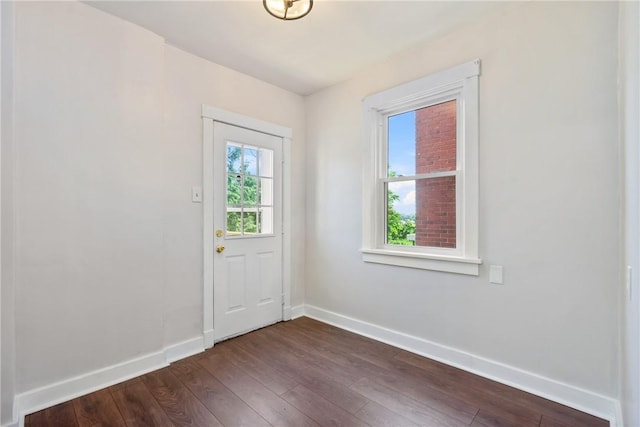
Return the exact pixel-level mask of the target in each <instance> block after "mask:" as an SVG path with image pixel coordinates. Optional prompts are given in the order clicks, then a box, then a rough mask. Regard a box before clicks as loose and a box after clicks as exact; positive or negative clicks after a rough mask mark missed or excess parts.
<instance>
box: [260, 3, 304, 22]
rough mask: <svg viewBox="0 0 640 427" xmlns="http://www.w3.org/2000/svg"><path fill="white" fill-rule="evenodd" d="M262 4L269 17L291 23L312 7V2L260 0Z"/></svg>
mask: <svg viewBox="0 0 640 427" xmlns="http://www.w3.org/2000/svg"><path fill="white" fill-rule="evenodd" d="M262 4H263V5H264V8H265V9H266V10H267V12H269V14H270V15H271V16H275V17H276V18H278V19H282V20H285V21H292V20H294V19H300V18H302V17H303V16H306V15H307V14H308V13H309V12H310V11H311V8H312V7H313V0H262Z"/></svg>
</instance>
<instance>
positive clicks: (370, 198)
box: [361, 59, 482, 276]
mask: <svg viewBox="0 0 640 427" xmlns="http://www.w3.org/2000/svg"><path fill="white" fill-rule="evenodd" d="M479 75H480V60H479V59H476V60H474V61H470V62H467V63H465V64H461V65H458V66H456V67H453V68H450V69H448V70H444V71H441V72H439V73H435V74H431V75H429V76H426V77H423V78H421V79H418V80H414V81H412V82H409V83H405V84H402V85H400V86H397V87H394V88H392V89H389V90H385V91H382V92H378V93H376V94H373V95H370V96H368V97H367V98H365V99H364V101H363V105H364V125H365V136H366V137H365V150H364V151H365V152H364V158H365V162H364V179H363V197H364V199H363V216H362V222H363V233H362V236H363V238H362V249H361V251H362V259H363V261H365V262H372V263H379V264H389V265H396V266H401V267H411V268H420V269H426V270H436V271H445V272H451V273H460V274H469V275H475V276H477V275H478V269H479V264H481V263H482V261H481V260H480V258H479V256H478V187H479V185H478V76H479ZM453 99H455V100H456V101H457V106H458V117H462V120H458V133H457V135H458V138H457V150H456V151H457V163H458V165H457V166H458V167H457V168H456V169H457V171H456V172H455V173H454V174H455V175H456V176H457V177H458V179H457V180H456V207H457V215H456V220H457V224H456V227H457V228H456V229H457V230H458V238H457V241H458V243H457V245H456V248H455V249H447V248H431V247H402V246H396V245H386V244H385V234H386V233H385V224H384V222H385V209H386V197H384V188H383V186H384V181H394V180H396V179H395V178H387V167H388V166H387V151H386V135H385V132H386V118H387V117H388V116H389V115H392V114H399V113H402V112H405V111H410V110H415V109H418V108H422V107H425V106H428V105H434V104H438V103H441V102H444V101H449V100H453ZM429 175H431V174H429ZM399 179H402V178H399Z"/></svg>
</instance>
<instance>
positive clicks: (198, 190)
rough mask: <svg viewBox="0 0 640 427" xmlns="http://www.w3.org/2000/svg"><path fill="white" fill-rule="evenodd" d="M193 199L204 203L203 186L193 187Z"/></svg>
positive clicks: (195, 201) (194, 201)
mask: <svg viewBox="0 0 640 427" xmlns="http://www.w3.org/2000/svg"><path fill="white" fill-rule="evenodd" d="M191 201H192V202H193V203H202V187H191Z"/></svg>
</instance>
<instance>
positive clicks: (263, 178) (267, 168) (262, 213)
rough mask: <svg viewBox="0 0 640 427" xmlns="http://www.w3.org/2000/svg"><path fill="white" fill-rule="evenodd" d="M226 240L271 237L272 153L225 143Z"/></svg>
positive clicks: (262, 149) (247, 146)
mask: <svg viewBox="0 0 640 427" xmlns="http://www.w3.org/2000/svg"><path fill="white" fill-rule="evenodd" d="M226 163H227V185H226V195H227V197H226V200H227V208H226V215H227V221H226V237H233V238H239V237H240V238H241V237H257V236H261V235H273V150H270V149H267V148H259V147H252V146H250V145H245V144H242V143H238V142H233V141H227V162H226Z"/></svg>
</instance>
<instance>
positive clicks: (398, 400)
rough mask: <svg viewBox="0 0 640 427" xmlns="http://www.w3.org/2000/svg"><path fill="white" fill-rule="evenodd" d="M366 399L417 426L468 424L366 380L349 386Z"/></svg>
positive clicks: (457, 426)
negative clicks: (400, 415)
mask: <svg viewBox="0 0 640 427" xmlns="http://www.w3.org/2000/svg"><path fill="white" fill-rule="evenodd" d="M351 388H352V389H354V390H356V391H358V392H359V393H360V394H362V395H363V396H365V397H366V398H368V399H370V400H372V401H374V402H376V403H378V404H380V405H382V406H384V407H385V408H387V409H389V410H391V411H394V412H396V413H398V414H402V415H403V416H404V417H406V418H408V419H410V420H411V421H413V422H415V423H416V424H418V425H427V426H439V427H445V426H446V427H459V426H468V425H469V423H468V422H464V421H460V420H456V419H454V418H451V417H449V416H447V415H445V414H443V413H441V412H439V411H437V410H435V409H434V408H432V407H430V406H428V405H426V404H424V403H422V402H418V401H416V400H413V399H411V398H409V397H405V396H403V395H400V394H397V393H394V392H393V390H391V389H389V388H387V387H385V386H382V385H379V384H376V383H375V382H373V381H371V380H370V379H368V378H363V379H362V380H360V381H358V382H356V383H355V384H353V385H352V386H351Z"/></svg>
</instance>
